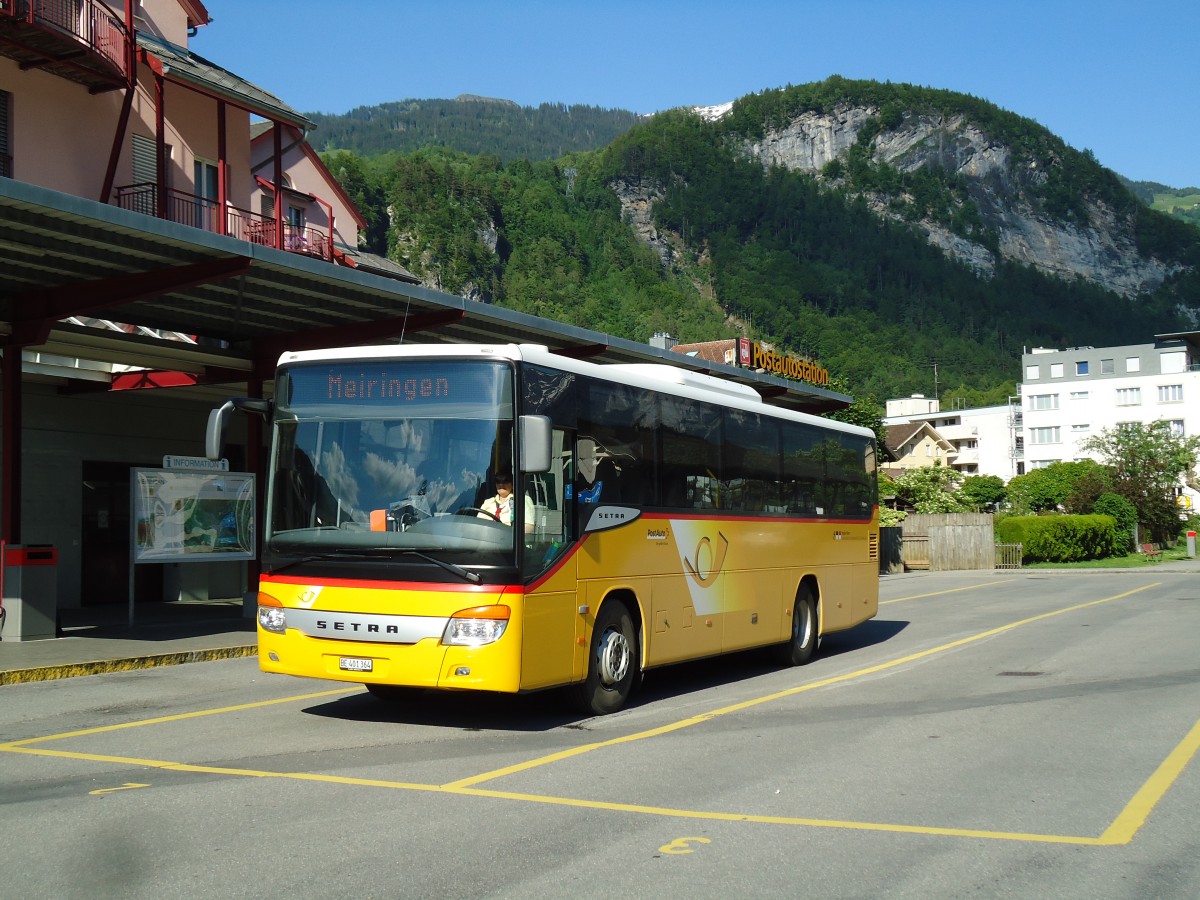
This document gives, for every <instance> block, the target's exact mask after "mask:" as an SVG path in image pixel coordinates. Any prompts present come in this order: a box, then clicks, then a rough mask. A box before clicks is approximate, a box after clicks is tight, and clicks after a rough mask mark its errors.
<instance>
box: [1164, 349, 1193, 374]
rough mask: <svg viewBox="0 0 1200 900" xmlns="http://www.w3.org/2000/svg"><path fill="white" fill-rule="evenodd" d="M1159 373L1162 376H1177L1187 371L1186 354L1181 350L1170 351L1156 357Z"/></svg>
mask: <svg viewBox="0 0 1200 900" xmlns="http://www.w3.org/2000/svg"><path fill="white" fill-rule="evenodd" d="M1158 366H1159V371H1160V372H1162V373H1163V374H1164V375H1178V374H1179V373H1180V372H1186V371H1187V353H1186V352H1185V351H1183V350H1172V351H1170V352H1169V353H1162V354H1160V355H1159V357H1158Z"/></svg>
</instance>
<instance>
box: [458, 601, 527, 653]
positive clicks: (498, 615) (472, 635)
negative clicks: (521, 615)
mask: <svg viewBox="0 0 1200 900" xmlns="http://www.w3.org/2000/svg"><path fill="white" fill-rule="evenodd" d="M511 613H512V611H511V610H510V609H509V608H508V607H507V606H475V607H472V608H471V609H460V610H459V611H458V612H456V613H455V614H454V615H453V616H451V617H450V621H449V622H447V623H446V630H445V631H444V632H443V633H442V643H443V644H449V645H451V646H459V647H480V646H482V645H484V644H492V643H495V642H496V641H498V640H500V636H501V635H502V634H504V630H505V629H506V628H507V627H508V617H509V615H511Z"/></svg>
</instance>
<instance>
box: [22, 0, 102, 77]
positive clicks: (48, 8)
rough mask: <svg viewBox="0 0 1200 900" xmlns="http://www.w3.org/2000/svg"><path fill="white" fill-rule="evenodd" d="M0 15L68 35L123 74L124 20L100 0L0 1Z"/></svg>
mask: <svg viewBox="0 0 1200 900" xmlns="http://www.w3.org/2000/svg"><path fill="white" fill-rule="evenodd" d="M0 15H7V16H11V17H12V18H14V19H22V20H24V21H26V22H28V23H29V24H30V25H38V26H40V27H42V28H45V29H47V30H53V31H58V32H63V33H66V34H69V35H72V36H73V37H75V38H77V39H79V40H80V41H82V42H83V43H84V44H87V46H88V47H90V48H91V49H92V50H94V51H95V52H96V53H99V54H100V55H101V56H103V57H104V58H105V59H107V60H108V61H109V62H111V63H112V64H113V65H114V66H116V67H117V69H118V70H119V71H120V72H122V73H124V72H125V35H126V27H125V21H124V18H123V17H122V16H121V15H120V14H119V13H117V12H114V11H113V10H112V9H110V8H109V7H108V5H107V4H105V3H103V2H101V0H0Z"/></svg>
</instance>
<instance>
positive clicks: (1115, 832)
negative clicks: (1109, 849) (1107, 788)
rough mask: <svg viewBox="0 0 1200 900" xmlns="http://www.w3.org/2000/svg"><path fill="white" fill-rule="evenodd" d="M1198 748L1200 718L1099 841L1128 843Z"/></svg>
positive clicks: (1199, 748) (1199, 746) (1199, 742)
mask: <svg viewBox="0 0 1200 900" xmlns="http://www.w3.org/2000/svg"><path fill="white" fill-rule="evenodd" d="M1197 750H1200V722H1197V723H1196V724H1195V725H1193V726H1192V730H1191V731H1189V732H1188V733H1187V736H1186V737H1185V738H1184V739H1183V740H1182V741H1180V742H1179V744H1178V746H1176V747H1175V749H1174V750H1172V751H1171V755H1170V756H1168V757H1167V758H1166V759H1164V760H1163V762H1162V765H1160V766H1159V767H1158V768H1157V769H1156V770H1155V771H1154V774H1153V775H1151V776H1150V777H1149V778H1148V779H1146V783H1145V784H1143V785H1142V787H1141V790H1139V791H1138V792H1137V793H1136V794H1134V795H1133V799H1132V800H1130V801H1129V802H1128V803H1127V804H1125V808H1124V809H1123V810H1121V814H1120V815H1118V816H1117V818H1116V819H1115V820H1114V821H1113V823H1112V824H1111V825H1109V826H1108V828H1107V829H1106V830H1105V832H1104V834H1103V835H1101V836H1100V840H1101V842H1102V843H1105V844H1128V843H1129V842H1130V841H1132V840H1133V836H1134V835H1135V834H1137V832H1138V829H1139V828H1141V827H1142V826H1143V825H1145V824H1146V820H1147V819H1148V818H1150V812H1151V811H1152V810H1153V809H1154V807H1155V806H1157V805H1158V801H1159V800H1161V799H1162V798H1163V796H1164V795H1165V794H1166V793H1167V791H1168V789H1170V787H1171V785H1172V784H1174V783H1175V779H1176V778H1178V777H1179V776H1180V775H1181V774H1182V773H1183V770H1184V767H1185V766H1187V764H1188V763H1189V762H1191V760H1192V757H1193V756H1195V755H1196V751H1197Z"/></svg>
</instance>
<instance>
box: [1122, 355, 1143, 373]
mask: <svg viewBox="0 0 1200 900" xmlns="http://www.w3.org/2000/svg"><path fill="white" fill-rule="evenodd" d="M1125 371H1126V372H1140V371H1142V358H1141V357H1140V356H1127V357H1125Z"/></svg>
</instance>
